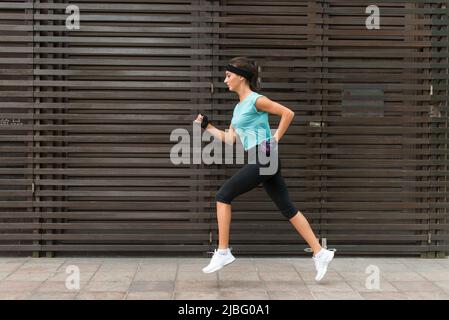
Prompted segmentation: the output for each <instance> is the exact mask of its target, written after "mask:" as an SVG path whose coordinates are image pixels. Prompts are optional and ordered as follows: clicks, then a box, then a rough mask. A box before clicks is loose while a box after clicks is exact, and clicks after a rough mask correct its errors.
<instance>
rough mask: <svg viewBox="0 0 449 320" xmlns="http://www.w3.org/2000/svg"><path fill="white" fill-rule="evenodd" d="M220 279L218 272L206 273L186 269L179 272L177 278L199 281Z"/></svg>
mask: <svg viewBox="0 0 449 320" xmlns="http://www.w3.org/2000/svg"><path fill="white" fill-rule="evenodd" d="M217 279H218V273H217V272H213V273H204V272H203V271H201V270H200V271H186V272H178V274H177V276H176V280H197V281H207V280H209V281H212V280H217Z"/></svg>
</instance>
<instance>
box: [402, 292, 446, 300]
mask: <svg viewBox="0 0 449 320" xmlns="http://www.w3.org/2000/svg"><path fill="white" fill-rule="evenodd" d="M403 293H404V294H405V295H406V296H407V297H408V298H409V299H410V300H449V294H448V293H445V292H432V291H410V292H409V291H404V292H403Z"/></svg>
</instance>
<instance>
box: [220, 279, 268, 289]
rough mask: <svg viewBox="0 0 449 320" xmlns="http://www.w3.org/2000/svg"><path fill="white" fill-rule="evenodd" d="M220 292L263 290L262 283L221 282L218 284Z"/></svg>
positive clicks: (263, 285)
mask: <svg viewBox="0 0 449 320" xmlns="http://www.w3.org/2000/svg"><path fill="white" fill-rule="evenodd" d="M218 286H219V287H220V290H234V291H245V290H246V291H249V290H265V289H266V287H265V284H264V282H263V281H232V280H222V281H219V282H218Z"/></svg>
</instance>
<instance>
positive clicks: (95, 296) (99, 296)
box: [76, 292, 126, 300]
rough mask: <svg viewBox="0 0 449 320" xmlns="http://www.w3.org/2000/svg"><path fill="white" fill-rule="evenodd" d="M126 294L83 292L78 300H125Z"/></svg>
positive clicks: (77, 297)
mask: <svg viewBox="0 0 449 320" xmlns="http://www.w3.org/2000/svg"><path fill="white" fill-rule="evenodd" d="M125 295H126V292H82V293H80V294H78V295H77V296H76V300H123V299H124V298H125Z"/></svg>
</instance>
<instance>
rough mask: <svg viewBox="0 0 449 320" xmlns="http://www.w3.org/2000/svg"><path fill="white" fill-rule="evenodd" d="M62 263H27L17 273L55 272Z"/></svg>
mask: <svg viewBox="0 0 449 320" xmlns="http://www.w3.org/2000/svg"><path fill="white" fill-rule="evenodd" d="M61 264H62V263H39V264H38V263H29V262H27V263H25V264H23V265H22V266H20V268H18V269H17V271H16V272H55V271H56V270H58V268H59V267H60V266H61Z"/></svg>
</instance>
